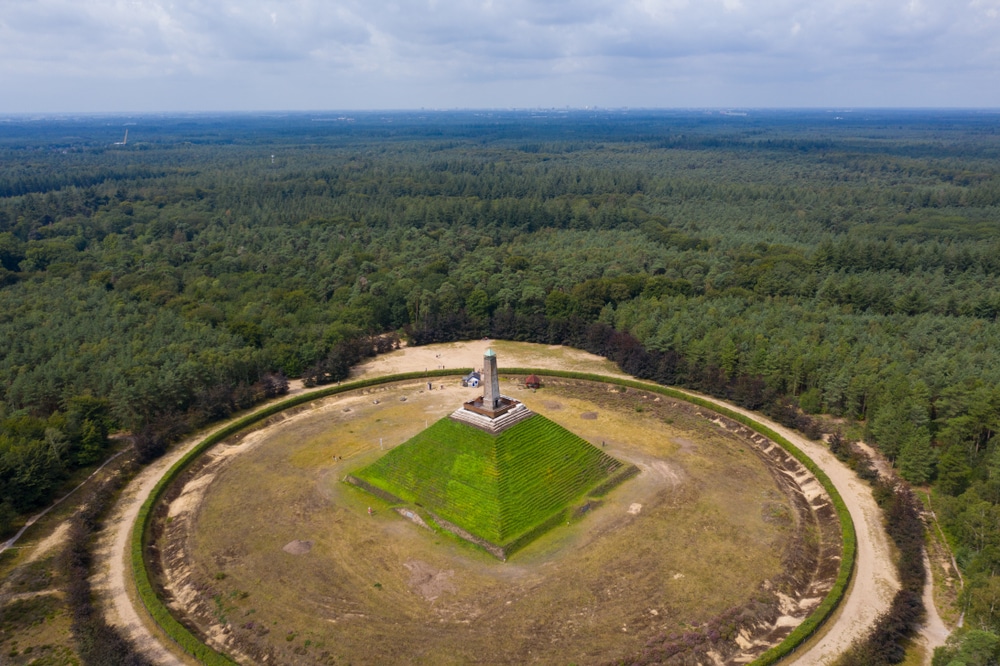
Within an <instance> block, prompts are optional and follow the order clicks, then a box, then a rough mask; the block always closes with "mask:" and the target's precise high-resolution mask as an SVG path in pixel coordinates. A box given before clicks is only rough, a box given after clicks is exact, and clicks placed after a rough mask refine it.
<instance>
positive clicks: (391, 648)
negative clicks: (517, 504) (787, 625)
mask: <svg viewBox="0 0 1000 666" xmlns="http://www.w3.org/2000/svg"><path fill="white" fill-rule="evenodd" d="M503 390H504V392H505V393H508V394H511V395H515V397H518V398H519V399H521V400H523V401H524V402H525V403H526V404H527V405H528V407H529V408H531V409H532V410H533V411H536V412H538V413H541V414H543V415H545V416H546V417H547V418H549V419H550V420H552V421H554V422H556V423H560V424H562V425H563V426H565V427H567V428H570V429H571V430H573V431H574V432H576V433H578V434H579V435H581V436H582V437H583V438H584V439H586V440H588V441H589V442H590V443H592V444H594V445H596V446H598V447H600V446H601V444H602V443H603V444H604V445H605V446H606V448H605V449H604V450H606V451H607V452H608V453H609V454H610V455H613V456H614V457H616V458H618V459H619V460H624V461H627V462H631V463H633V464H636V465H638V466H639V467H640V469H641V470H642V473H641V474H640V475H639V476H638V477H636V478H635V479H633V480H632V481H630V482H629V483H627V484H625V485H623V486H621V487H619V488H617V489H616V490H614V491H613V492H612V493H611V494H610V495H608V496H607V497H606V498H605V500H604V502H603V504H602V505H601V506H600V507H598V508H596V509H595V510H593V511H591V512H590V514H589V515H588V516H587V518H586V520H581V521H576V522H573V523H572V524H571V525H568V526H565V527H563V528H560V529H558V530H554V531H552V532H550V533H549V534H546V535H544V536H543V537H542V538H540V539H539V540H538V541H536V542H534V543H532V544H530V545H529V546H528V547H526V548H525V549H524V550H522V551H520V552H518V553H517V554H516V555H515V556H514V557H513V558H512V559H511V560H510V561H509V562H507V563H500V562H498V561H496V560H494V559H493V558H492V557H490V556H488V555H486V554H484V553H482V552H481V551H479V550H478V549H475V548H473V547H471V546H469V545H468V544H465V543H464V542H461V541H459V540H457V539H451V538H449V537H447V536H443V535H441V534H439V533H435V532H430V531H427V530H423V529H421V528H419V527H417V526H415V525H413V524H412V523H409V522H407V521H405V520H402V519H401V518H400V517H399V516H397V515H396V514H395V513H394V512H391V511H388V510H387V509H386V507H385V506H384V505H382V504H379V503H378V502H377V501H375V500H373V499H372V498H371V496H370V495H368V494H367V493H364V492H363V491H360V490H358V489H356V488H353V487H351V486H347V485H346V484H342V483H340V482H339V481H340V479H342V478H343V476H344V475H345V474H347V473H349V472H354V471H356V470H358V469H360V468H363V467H365V466H366V465H368V464H371V463H372V462H374V461H375V460H376V459H378V458H379V457H380V456H381V455H383V453H384V452H383V451H380V440H381V442H382V444H381V445H382V447H383V448H386V449H388V448H392V447H394V446H396V445H398V444H399V443H402V442H404V441H406V440H407V439H409V438H411V437H413V436H414V435H415V434H416V433H417V432H419V431H420V430H423V429H424V428H425V427H426V425H425V424H428V425H429V424H430V423H433V422H434V421H436V420H438V419H440V418H441V417H442V416H444V415H446V414H447V413H449V412H450V411H452V410H453V409H454V408H455V407H456V406H457V405H458V404H460V402H461V401H462V400H463V399H467V398H468V397H469V395H467V394H469V393H470V391H469V390H465V389H461V388H460V387H458V386H457V382H444V383H443V384H435V387H434V390H433V391H427V390H426V385H425V384H418V383H410V384H405V383H404V384H401V385H399V384H397V385H393V386H391V387H388V388H386V389H384V390H376V391H372V392H369V393H366V394H363V395H352V396H344V397H340V398H336V399H331V400H327V401H324V402H322V403H320V404H318V405H316V406H314V407H312V408H310V409H306V410H303V411H301V412H300V413H298V414H296V415H295V416H293V417H291V418H289V419H288V420H286V421H284V422H283V423H281V424H278V425H274V426H271V427H269V428H267V429H264V430H261V431H258V432H255V433H251V434H250V435H248V436H246V437H245V438H243V439H242V440H241V441H240V442H239V443H236V444H234V445H233V447H235V448H239V447H245V448H246V452H245V453H243V454H241V455H239V456H238V457H235V458H233V459H232V461H231V462H230V463H229V464H227V465H226V466H224V467H222V468H221V469H220V470H219V471H217V472H213V474H214V476H213V477H212V478H211V479H210V482H209V483H206V484H204V486H203V488H204V496H203V498H202V501H201V503H200V505H199V506H198V508H197V509H196V510H195V509H191V511H190V513H185V512H184V511H182V510H178V511H176V512H174V514H173V518H172V523H171V525H170V526H169V530H168V532H169V534H170V535H171V537H172V538H174V539H176V543H177V547H178V548H179V549H181V550H183V551H184V562H185V564H184V568H183V570H180V571H177V572H175V578H176V580H177V581H181V582H179V583H178V585H179V586H180V587H178V589H176V590H175V592H176V593H177V594H178V595H181V596H183V598H184V599H185V600H187V601H188V602H189V603H188V605H189V606H190V607H192V608H194V609H195V611H194V614H193V617H192V619H194V620H195V622H196V623H197V624H198V625H199V626H201V627H202V629H203V630H204V631H205V632H206V633H208V634H211V635H215V636H219V637H221V639H222V640H225V641H226V642H227V644H228V645H229V646H230V647H232V648H234V649H236V650H238V651H239V652H240V653H241V654H243V655H245V656H246V657H247V658H248V660H251V661H260V660H261V659H263V657H264V656H267V655H269V656H270V661H271V662H272V663H301V664H315V663H326V664H332V663H351V662H353V663H374V662H379V663H426V664H447V663H475V662H482V661H484V660H485V661H487V662H489V663H530V662H541V663H552V662H560V663H572V662H576V663H594V662H600V661H605V660H612V659H615V658H619V657H621V656H623V655H625V654H630V653H635V652H637V651H640V650H641V649H642V647H643V646H644V645H645V644H646V642H647V641H649V640H651V639H653V638H655V637H656V636H658V635H663V634H668V635H669V634H672V633H675V632H683V631H686V630H688V629H691V628H694V627H697V626H700V625H702V624H703V623H704V622H706V621H708V620H709V619H710V618H712V617H715V616H717V615H718V614H720V613H721V612H723V611H725V610H727V609H730V608H732V607H734V606H738V605H740V604H742V603H744V602H746V600H747V599H748V598H750V597H752V596H754V595H756V594H759V591H760V590H761V589H762V586H763V585H764V584H765V582H766V581H770V580H773V579H775V577H777V576H778V575H780V573H781V571H782V563H781V559H782V552H783V548H784V546H785V544H786V543H787V542H788V540H789V538H790V537H791V535H792V533H793V532H794V530H795V525H794V521H793V520H792V519H791V518H790V516H792V515H793V512H792V511H791V508H790V505H789V502H788V500H787V498H786V497H785V496H784V495H783V494H782V493H781V492H779V491H778V489H777V488H776V487H775V485H774V482H773V479H772V477H771V475H770V473H769V472H768V470H767V469H766V468H765V467H764V465H763V463H761V461H760V460H759V458H757V456H756V455H755V454H754V453H752V452H751V451H750V450H749V447H748V446H747V444H746V442H745V441H743V440H742V439H740V438H739V437H736V436H734V435H732V434H729V433H726V432H724V431H722V430H721V429H719V428H717V427H716V426H714V425H713V424H711V423H709V422H708V421H706V420H705V419H703V418H700V417H697V416H695V415H694V414H693V413H692V410H690V409H688V408H685V407H683V406H678V407H676V408H674V407H673V406H671V405H670V404H667V402H666V401H663V402H658V403H657V404H652V401H648V400H646V399H644V398H641V397H639V396H637V395H635V394H634V393H629V392H622V391H620V390H609V389H608V388H607V387H606V386H604V385H591V386H589V388H586V389H584V388H581V386H580V385H579V383H576V382H566V383H565V385H560V384H559V383H558V382H553V383H551V384H550V385H549V386H548V387H547V388H545V389H542V390H540V391H537V392H531V391H527V390H520V392H518V391H519V389H518V388H517V386H516V384H515V383H513V382H508V381H506V380H505V385H504V387H503ZM402 398H406V400H405V401H403V400H402ZM376 400H377V401H378V402H377V403H376V402H375V401H376ZM345 410H350V411H345ZM233 447H226V446H223V447H222V449H223V450H222V451H220V453H219V455H222V454H224V453H225V451H224V450H225V449H226V448H233ZM180 501H181V500H180V499H178V500H176V501H175V502H177V503H178V504H177V508H178V509H180V508H181V507H180ZM368 506H372V507H373V508H374V509H375V515H374V516H371V517H370V516H368V514H367V511H366V510H367V508H368ZM297 540H298V541H308V542H311V549H310V550H309V551H308V552H306V553H304V554H299V555H292V554H290V553H288V552H286V551H285V550H283V548H284V547H285V546H286V545H287V544H289V543H290V542H293V541H297ZM169 550H170V549H167V551H168V554H169ZM223 627H225V629H224V630H223Z"/></svg>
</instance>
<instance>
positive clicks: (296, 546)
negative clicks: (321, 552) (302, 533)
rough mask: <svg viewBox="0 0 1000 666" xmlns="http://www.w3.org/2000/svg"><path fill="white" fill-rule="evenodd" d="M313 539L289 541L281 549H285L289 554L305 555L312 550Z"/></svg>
mask: <svg viewBox="0 0 1000 666" xmlns="http://www.w3.org/2000/svg"><path fill="white" fill-rule="evenodd" d="M312 547H313V542H312V541H301V540H299V539H296V540H295V541H289V542H288V543H286V544H285V547H284V548H282V549H281V550H283V551H285V552H286V553H288V554H289V555H305V554H306V553H308V552H309V551H310V550H312Z"/></svg>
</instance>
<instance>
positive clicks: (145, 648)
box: [94, 340, 936, 666]
mask: <svg viewBox="0 0 1000 666" xmlns="http://www.w3.org/2000/svg"><path fill="white" fill-rule="evenodd" d="M490 346H493V347H494V348H495V349H496V350H497V352H498V356H499V357H500V358H501V359H502V361H501V369H502V367H503V366H504V365H506V366H508V367H514V366H521V367H542V368H549V369H554V370H577V371H583V372H593V373H599V374H606V375H615V376H619V377H621V376H624V375H622V373H621V372H620V371H619V370H618V369H617V368H615V367H614V366H613V365H612V364H611V363H610V362H609V361H607V360H606V359H604V358H601V357H599V356H595V355H593V354H588V353H586V352H582V351H578V350H575V349H569V348H565V347H546V346H544V345H531V344H526V343H511V342H502V341H500V342H492V341H491V342H487V341H483V340H476V341H471V342H462V343H450V344H444V345H433V346H428V347H415V348H408V349H401V350H399V351H395V352H392V353H390V354H385V355H383V356H379V357H377V358H375V359H373V360H371V361H369V362H367V363H364V364H362V365H361V366H359V367H358V368H356V369H355V371H354V372H353V373H352V376H356V377H360V376H379V375H386V374H393V373H399V372H410V371H419V370H424V369H429V370H433V369H435V368H437V367H439V366H444V367H449V368H463V367H474V368H478V367H479V366H481V365H482V354H483V352H484V351H485V350H486V348H487V347H490ZM290 388H291V389H292V390H291V391H290V393H291V394H296V393H302V392H304V391H305V389H303V388H302V387H301V383H293V384H292V385H291V387H290ZM313 390H316V389H313ZM700 397H703V398H704V397H705V396H700ZM707 399H709V400H712V399H711V398H707ZM712 401H713V402H715V403H717V404H719V405H723V406H725V407H728V408H729V409H732V410H734V411H738V412H740V413H743V414H746V415H747V416H750V417H751V418H753V419H755V420H757V421H759V422H761V423H763V424H765V425H767V426H768V427H769V428H772V429H773V430H775V431H776V432H778V433H779V434H781V435H782V436H783V437H785V438H787V439H788V440H789V441H790V442H792V443H793V444H795V445H796V446H797V447H799V448H800V449H801V450H802V451H803V452H805V453H806V454H807V455H808V456H809V457H810V458H812V459H813V460H814V461H815V462H816V464H817V465H818V466H819V467H820V469H822V470H823V471H824V472H826V474H827V475H828V476H829V477H830V479H831V480H832V481H833V484H834V486H836V488H837V490H838V491H839V492H840V494H841V496H842V497H843V499H844V502H845V504H846V505H847V508H848V510H849V511H850V513H851V516H852V517H853V519H854V523H855V529H856V531H857V536H858V556H857V563H856V566H855V575H854V583H853V586H852V588H851V590H850V592H849V594H848V596H847V597H846V598H845V599H844V601H843V602H842V603H841V610H840V611H839V612H838V614H837V615H836V617H835V618H834V619H833V620H832V621H831V623H830V624H828V625H827V627H826V628H825V633H823V635H822V636H821V637H820V638H818V639H817V640H815V641H814V642H813V643H811V644H809V645H807V646H806V648H805V651H804V652H802V653H800V654H796V655H794V656H793V657H792V658H791V659H790V661H789V662H786V663H795V664H801V665H803V666H806V665H812V664H829V663H831V662H832V661H833V660H834V658H835V657H836V656H837V655H839V654H840V653H841V652H843V651H844V650H845V649H846V648H847V647H848V646H849V645H850V644H851V643H852V642H853V641H854V640H856V639H857V638H858V637H860V636H862V635H864V633H865V631H866V630H867V628H868V627H869V626H870V625H871V623H872V621H873V620H874V618H875V617H876V616H877V615H878V614H880V613H881V612H883V611H884V610H885V609H887V608H888V606H889V603H890V601H891V599H892V596H893V594H894V593H895V592H896V590H897V589H898V588H899V583H898V580H897V578H896V570H895V567H894V566H893V564H892V558H891V555H890V550H889V543H888V538H887V537H886V535H885V532H884V531H883V530H882V526H881V514H880V512H879V509H878V506H877V505H876V504H875V501H874V499H873V498H872V495H871V490H870V488H869V487H868V486H867V485H866V484H865V483H864V482H862V481H861V480H860V479H858V478H857V477H856V476H855V475H854V473H853V472H852V471H851V470H849V469H848V468H847V467H846V466H845V465H844V464H843V463H841V462H840V461H839V460H837V459H836V458H835V457H834V456H833V455H832V454H830V452H829V450H827V448H826V447H825V446H822V445H820V444H817V443H815V442H811V441H809V440H807V439H805V438H804V437H802V436H801V435H799V434H798V433H796V432H794V431H790V430H788V429H787V428H784V427H782V426H781V425H779V424H777V423H774V422H772V421H770V420H768V419H766V418H763V417H762V416H760V415H759V414H756V413H753V412H750V411H748V410H744V409H741V408H739V407H736V406H734V405H730V404H728V403H725V402H722V401H719V400H712ZM223 425H224V424H219V425H218V426H216V427H215V428H213V429H212V430H208V431H205V432H201V433H199V434H198V435H197V436H196V437H192V438H190V439H188V440H185V441H184V442H183V443H182V444H180V445H178V446H177V447H175V448H174V449H172V450H171V451H170V452H169V453H168V454H167V455H165V456H164V457H163V458H161V459H160V460H158V461H156V462H155V463H153V464H152V465H151V466H150V467H148V468H146V469H145V470H144V471H143V472H142V474H141V475H139V476H138V477H137V478H136V479H134V480H133V481H132V483H131V484H129V486H128V487H127V488H126V489H125V491H124V492H123V493H122V497H121V499H120V500H119V501H118V503H117V504H116V505H115V508H114V510H113V514H112V516H111V517H110V518H109V520H108V523H107V525H108V527H107V528H106V529H105V531H104V532H103V533H102V535H101V540H100V546H99V552H98V563H99V565H98V570H99V574H98V575H97V576H95V580H94V583H95V590H96V591H97V592H98V593H99V594H100V596H101V599H102V602H103V603H104V607H105V608H106V612H107V615H108V620H109V621H110V622H111V623H112V624H114V625H116V626H120V627H123V628H125V630H126V634H127V635H128V636H129V638H131V639H132V640H133V641H134V642H135V644H136V645H137V646H138V647H139V648H140V649H141V650H142V652H143V653H144V654H146V655H147V656H148V657H150V658H151V659H152V660H153V661H155V662H156V663H158V664H184V663H188V662H187V661H186V659H184V658H182V657H178V656H177V655H175V654H174V653H173V651H172V650H171V649H168V647H167V646H165V645H164V644H163V642H162V641H161V639H160V638H159V636H158V635H156V634H154V633H153V632H152V631H151V630H150V629H149V628H148V627H147V626H146V625H145V624H144V621H148V620H146V619H144V618H148V616H147V615H146V612H145V610H144V609H142V606H141V604H140V603H138V602H135V603H133V599H132V595H131V594H130V592H129V590H130V588H131V587H133V584H132V581H131V570H130V567H129V566H128V551H129V538H130V534H131V531H132V525H133V524H134V522H135V519H136V516H137V514H138V511H139V507H140V506H141V505H142V502H144V501H145V499H146V498H147V497H148V496H149V493H150V492H151V491H152V489H153V487H154V486H155V485H156V482H157V481H158V480H159V479H160V478H161V477H162V476H163V474H164V473H165V472H166V471H167V470H168V469H169V468H170V466H171V465H172V464H173V463H174V462H175V461H176V460H177V459H179V458H180V457H181V456H183V455H184V454H185V453H186V452H187V451H189V450H190V449H191V448H192V447H193V446H194V445H195V444H197V443H198V442H199V441H201V440H202V439H204V438H205V437H206V436H207V435H208V434H210V433H211V432H213V431H214V430H216V429H218V428H221V427H222V426H223ZM935 615H936V613H935ZM170 647H171V648H174V646H170ZM174 649H176V648H174Z"/></svg>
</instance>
